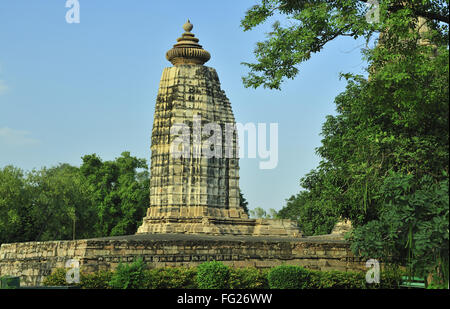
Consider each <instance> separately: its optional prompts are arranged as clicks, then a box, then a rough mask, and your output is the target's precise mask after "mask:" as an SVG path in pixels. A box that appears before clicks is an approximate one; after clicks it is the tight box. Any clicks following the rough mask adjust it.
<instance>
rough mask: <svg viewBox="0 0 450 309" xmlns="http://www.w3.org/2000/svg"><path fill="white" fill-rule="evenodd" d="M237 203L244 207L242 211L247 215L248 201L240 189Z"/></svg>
mask: <svg viewBox="0 0 450 309" xmlns="http://www.w3.org/2000/svg"><path fill="white" fill-rule="evenodd" d="M239 205H241V207H242V208H243V209H244V212H245V213H246V214H247V215H248V202H247V200H246V199H245V197H244V194H242V191H241V189H239Z"/></svg>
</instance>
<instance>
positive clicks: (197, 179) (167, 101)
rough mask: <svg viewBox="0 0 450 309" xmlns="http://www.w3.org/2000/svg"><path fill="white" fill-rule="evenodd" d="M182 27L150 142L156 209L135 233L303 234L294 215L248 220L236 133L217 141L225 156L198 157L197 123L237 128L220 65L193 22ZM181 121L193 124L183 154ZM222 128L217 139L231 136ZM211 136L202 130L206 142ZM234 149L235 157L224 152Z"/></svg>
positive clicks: (152, 205)
mask: <svg viewBox="0 0 450 309" xmlns="http://www.w3.org/2000/svg"><path fill="white" fill-rule="evenodd" d="M183 29H184V30H185V32H184V33H183V34H182V36H181V37H180V38H179V39H178V40H177V43H176V44H175V45H174V46H173V48H172V49H170V50H169V51H168V52H167V54H166V58H167V60H169V61H170V62H171V63H172V64H173V66H172V67H168V68H165V69H164V71H163V73H162V77H161V81H160V84H159V91H158V95H157V99H156V106H155V114H154V122H153V130H152V142H151V168H150V207H149V208H148V210H147V215H146V217H145V218H144V220H143V223H142V225H141V226H140V227H139V229H138V231H137V234H146V233H149V234H152V233H186V234H190V233H192V234H211V235H222V234H232V235H276V236H298V235H301V234H300V232H299V230H298V228H297V227H296V225H295V224H294V223H293V222H291V221H289V220H267V219H249V218H248V216H247V214H246V213H245V212H244V209H243V208H242V207H241V206H240V199H239V157H238V151H237V149H238V147H237V136H236V133H235V132H234V134H232V135H231V136H232V138H231V139H230V140H229V142H228V144H227V143H225V142H224V143H222V144H217V145H214V147H213V148H216V147H218V148H217V149H219V150H220V151H219V153H221V154H222V155H219V156H213V157H205V156H198V152H196V149H197V148H198V145H200V147H201V143H200V144H198V143H197V144H196V142H198V140H197V141H196V138H197V139H198V135H196V132H195V131H196V128H195V125H196V121H198V122H199V124H200V126H201V127H204V125H205V124H210V123H212V124H215V126H216V127H218V128H221V129H224V128H225V127H227V126H228V127H230V126H231V127H235V119H234V115H233V111H232V109H231V104H230V102H229V100H228V98H227V97H226V95H225V92H224V91H223V90H222V89H221V87H220V82H219V77H218V75H217V72H216V70H215V69H213V68H211V67H207V66H204V63H206V62H207V61H208V60H209V59H210V57H211V56H210V54H209V52H207V51H206V50H204V49H203V48H202V46H201V45H199V44H198V42H199V40H198V38H196V37H195V35H194V34H193V33H191V31H192V29H193V25H192V24H191V23H190V21H189V20H188V22H187V23H186V24H184V26H183ZM175 125H184V126H185V128H188V129H189V130H188V132H189V133H188V137H189V143H190V144H188V148H189V149H188V150H189V151H188V152H187V153H186V152H185V153H184V155H183V156H178V157H177V156H174V154H173V152H172V151H171V149H172V150H173V148H171V147H172V143H173V142H174V139H175V138H177V135H176V134H175V135H174V134H173V127H174V126H175ZM171 130H172V132H171ZM224 131H225V130H224ZM171 133H172V134H171ZM221 134H222V135H221V138H220V139H219V141H225V140H226V138H227V137H226V136H225V132H222V133H221ZM206 138H208V136H204V135H202V136H201V138H200V142H201V141H202V140H204V139H206ZM227 147H228V148H227ZM197 150H198V149H197ZM230 151H231V153H233V155H232V156H229V155H226V154H229V153H230Z"/></svg>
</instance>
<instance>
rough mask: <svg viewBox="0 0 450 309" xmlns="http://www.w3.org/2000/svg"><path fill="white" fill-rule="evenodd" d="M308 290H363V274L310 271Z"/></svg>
mask: <svg viewBox="0 0 450 309" xmlns="http://www.w3.org/2000/svg"><path fill="white" fill-rule="evenodd" d="M309 272H310V280H309V284H308V288H310V289H363V288H365V283H366V279H365V273H364V272H343V271H336V270H331V271H317V270H310V271H309Z"/></svg>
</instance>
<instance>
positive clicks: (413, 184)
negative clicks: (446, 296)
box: [242, 0, 449, 282]
mask: <svg viewBox="0 0 450 309" xmlns="http://www.w3.org/2000/svg"><path fill="white" fill-rule="evenodd" d="M367 2H369V1H367ZM365 3H366V1H351V0H350V1H289V0H261V2H260V4H259V5H256V6H254V7H253V8H251V9H250V10H249V11H248V12H247V15H246V16H245V18H244V19H243V21H242V25H243V26H244V29H245V30H249V29H251V28H253V27H255V26H256V25H258V24H260V23H262V22H264V21H266V20H267V18H268V17H270V16H272V15H273V14H274V12H275V11H277V12H278V13H280V14H282V15H283V14H284V15H286V16H287V17H288V19H289V20H290V21H292V24H291V25H290V26H287V27H283V26H281V23H279V22H276V23H275V24H274V26H273V32H271V33H270V34H269V38H268V40H267V41H265V42H260V43H258V44H257V48H256V50H255V54H256V59H257V63H256V64H247V65H248V66H249V67H250V69H251V71H250V73H249V75H248V76H247V77H245V78H244V84H245V85H246V86H252V87H259V86H264V87H269V88H275V89H279V87H280V85H281V82H282V81H283V78H293V77H294V76H295V75H296V74H297V73H298V67H297V66H298V65H299V64H301V63H302V62H304V61H306V60H308V59H309V57H310V56H311V54H312V53H315V52H319V51H320V50H321V49H322V48H323V47H324V45H325V44H326V43H327V42H329V41H330V40H333V39H335V38H337V37H338V36H351V37H353V38H357V37H364V38H365V39H366V40H369V39H370V38H371V37H373V36H374V35H375V34H376V33H378V37H377V42H376V44H375V45H374V46H373V47H371V48H369V47H367V48H365V49H364V50H363V52H364V56H365V58H366V60H367V63H368V67H367V72H368V76H369V78H368V79H367V78H364V77H363V76H357V75H353V74H351V73H345V74H342V78H345V79H346V80H347V87H346V90H345V91H344V92H343V93H341V94H339V95H338V96H337V97H336V98H335V105H336V113H337V114H336V115H335V116H327V118H326V121H325V123H324V124H323V127H322V132H321V135H322V137H323V139H322V143H321V146H320V147H318V148H317V149H316V152H317V154H318V155H319V156H320V158H321V161H320V163H319V165H318V167H317V168H316V169H314V170H312V171H311V172H310V173H308V174H307V175H306V176H305V177H303V178H302V179H301V181H300V184H301V186H302V187H303V189H304V190H303V191H301V192H300V193H299V194H298V195H296V196H292V197H291V198H290V199H288V200H287V204H286V207H284V208H283V209H282V210H280V211H279V213H278V214H279V216H281V217H284V218H291V219H295V220H298V221H299V224H300V226H301V227H302V229H303V232H304V233H305V234H307V235H308V234H309V235H314V234H316V235H317V234H324V233H329V232H330V231H331V229H332V227H333V225H334V223H335V222H336V221H337V220H339V219H341V218H342V219H350V220H351V222H352V224H353V226H354V230H353V232H352V234H351V235H350V238H349V240H350V241H351V244H352V248H353V250H354V251H355V253H356V254H358V255H360V256H364V257H367V258H379V259H384V260H385V261H388V260H392V259H396V260H397V261H400V263H402V264H403V265H408V266H409V267H410V268H411V269H412V270H413V271H414V272H416V273H417V274H422V275H426V274H428V273H433V272H434V273H435V274H438V276H439V277H440V278H441V279H443V280H444V282H448V261H449V256H448V251H449V247H448V246H449V229H448V221H449V200H448V173H449V169H448V162H449V152H448V150H449V127H448V124H449V123H448V116H449V87H448V85H449V71H448V69H449V62H448V61H449V51H448V1H426V0H424V1H393V0H388V1H379V16H378V17H379V19H378V20H377V21H376V22H373V21H372V20H371V19H370V18H366V17H367V15H366V14H367V12H368V10H370V9H369V8H367V7H365Z"/></svg>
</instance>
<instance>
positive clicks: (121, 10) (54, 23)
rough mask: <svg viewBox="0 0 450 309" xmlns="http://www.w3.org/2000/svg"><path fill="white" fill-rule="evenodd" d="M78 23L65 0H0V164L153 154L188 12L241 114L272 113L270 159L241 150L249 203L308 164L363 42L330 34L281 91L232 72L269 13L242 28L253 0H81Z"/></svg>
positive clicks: (273, 195)
mask: <svg viewBox="0 0 450 309" xmlns="http://www.w3.org/2000/svg"><path fill="white" fill-rule="evenodd" d="M79 3H80V23H79V24H68V23H66V21H65V15H66V12H67V10H68V9H67V8H65V0H35V1H27V0H0V167H3V166H5V165H9V164H12V165H14V166H17V167H20V168H23V169H25V170H31V169H33V168H41V167H43V166H54V165H57V164H58V163H70V164H73V165H77V166H79V165H80V164H81V157H82V156H83V155H86V154H91V153H97V154H98V155H99V156H100V157H101V158H102V159H104V160H111V159H114V158H116V157H118V156H120V154H121V152H123V151H130V152H131V154H132V155H134V156H137V157H139V158H146V159H147V160H148V161H149V160H150V134H151V128H152V123H153V111H154V105H155V99H156V94H157V91H158V85H159V79H160V77H161V73H162V71H163V69H164V68H165V67H168V66H171V64H170V63H169V62H168V61H167V60H166V59H165V53H166V51H167V50H169V49H170V48H171V47H172V45H173V44H174V43H176V39H177V38H178V37H180V35H181V34H182V32H183V30H182V28H181V26H182V25H183V24H184V22H185V21H186V19H187V18H189V19H190V20H191V22H192V23H193V24H194V29H193V31H192V32H193V33H194V34H195V35H196V37H198V38H199V39H200V42H199V43H200V44H201V45H203V47H204V48H205V49H206V50H208V51H209V52H210V54H211V60H210V61H209V62H208V63H206V65H207V66H210V67H213V68H215V69H216V70H217V72H218V74H219V78H220V81H221V84H222V89H223V90H224V91H225V92H226V94H227V97H228V98H229V99H230V101H231V104H232V108H233V111H234V114H235V118H236V121H238V122H240V123H247V122H254V123H271V122H275V123H278V131H279V151H278V152H279V154H278V156H279V161H278V166H277V167H276V168H275V169H273V170H260V169H259V168H258V163H259V160H258V159H242V160H241V161H240V165H241V170H240V177H241V179H240V186H241V189H242V191H243V193H244V196H245V197H246V198H247V200H248V201H249V207H250V208H255V207H263V208H264V209H266V210H268V209H269V208H274V209H276V210H279V209H281V208H282V207H283V205H285V199H286V198H288V197H289V196H290V195H292V194H295V193H297V192H298V191H299V190H300V187H299V179H300V178H301V177H303V176H304V175H305V174H306V173H308V172H309V171H310V170H311V169H313V168H315V167H316V166H317V164H318V162H319V158H318V157H317V156H316V154H315V148H316V147H318V146H320V140H321V137H320V135H319V133H320V131H321V126H322V124H323V122H324V121H325V117H326V115H330V114H335V106H334V104H333V101H334V97H335V96H336V95H337V94H339V93H340V92H342V91H343V90H344V88H345V81H343V80H339V73H340V72H353V73H362V72H363V68H364V67H365V65H366V64H365V63H364V62H363V60H362V58H361V54H360V48H361V46H362V44H363V43H364V42H362V41H354V40H352V39H350V38H343V39H338V40H336V41H333V42H330V43H329V44H327V45H326V46H325V49H324V50H323V51H322V52H321V53H320V54H316V55H313V57H312V59H311V60H310V61H308V62H307V63H305V64H303V65H301V67H300V74H299V76H298V77H296V78H295V79H294V80H288V81H287V82H286V83H284V84H283V86H282V91H277V90H268V89H263V88H261V89H256V90H255V89H247V88H244V87H243V85H242V81H241V77H242V76H244V75H245V73H246V72H247V68H246V67H244V66H243V65H241V62H244V61H245V62H253V60H254V56H253V49H254V47H255V44H256V42H257V41H261V40H263V39H264V38H265V33H267V32H268V31H270V25H271V23H267V24H264V25H262V26H259V27H257V28H256V29H255V30H253V31H249V32H244V31H243V30H242V28H240V26H239V25H240V20H241V19H242V17H243V16H244V15H245V12H246V10H247V9H249V8H250V7H251V6H252V5H254V4H256V3H257V2H256V0H231V1H211V0H209V1H206V0H191V1H179V0H172V1H153V0H152V1H143V0H79Z"/></svg>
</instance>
